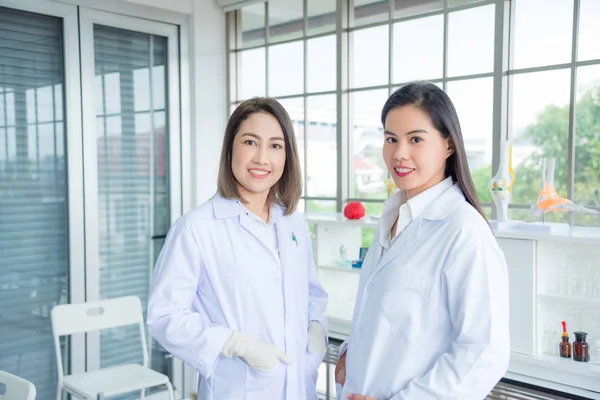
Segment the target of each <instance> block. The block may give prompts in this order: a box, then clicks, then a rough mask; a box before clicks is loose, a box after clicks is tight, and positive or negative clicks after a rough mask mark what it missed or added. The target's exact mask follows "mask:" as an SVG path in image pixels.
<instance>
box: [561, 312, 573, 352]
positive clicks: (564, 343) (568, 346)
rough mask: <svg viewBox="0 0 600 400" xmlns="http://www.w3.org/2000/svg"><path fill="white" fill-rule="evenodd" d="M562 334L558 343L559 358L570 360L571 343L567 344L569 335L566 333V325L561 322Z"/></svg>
mask: <svg viewBox="0 0 600 400" xmlns="http://www.w3.org/2000/svg"><path fill="white" fill-rule="evenodd" d="M562 326H563V332H562V335H561V339H562V341H561V342H560V356H561V357H563V358H571V343H569V334H568V333H567V323H566V322H565V321H563V322H562Z"/></svg>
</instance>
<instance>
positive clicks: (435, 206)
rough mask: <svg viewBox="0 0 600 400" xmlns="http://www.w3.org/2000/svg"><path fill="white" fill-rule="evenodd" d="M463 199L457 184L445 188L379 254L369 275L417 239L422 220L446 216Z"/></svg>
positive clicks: (433, 219)
mask: <svg viewBox="0 0 600 400" xmlns="http://www.w3.org/2000/svg"><path fill="white" fill-rule="evenodd" d="M464 201H465V197H464V195H463V193H462V191H461V190H460V187H459V186H458V184H454V185H453V186H452V187H450V188H448V189H446V190H445V191H444V192H443V193H442V194H440V195H439V196H438V197H437V198H436V199H434V200H433V201H432V202H431V203H430V204H429V205H428V206H427V207H426V208H425V209H424V210H423V212H422V213H421V215H419V216H418V217H417V218H416V219H415V221H413V223H411V224H409V225H408V226H407V228H406V230H405V231H404V232H403V233H402V235H400V236H399V237H398V239H397V241H395V242H394V243H393V244H392V245H391V246H390V248H389V250H388V251H386V252H385V253H384V254H383V255H382V256H381V259H380V261H379V263H378V265H377V267H376V269H375V272H374V273H373V275H371V277H373V276H374V275H375V274H376V273H377V272H379V271H380V270H381V269H382V268H383V267H385V266H386V265H387V264H389V262H390V261H391V260H393V259H394V258H395V257H397V256H398V255H399V254H401V253H402V252H403V251H404V250H405V249H407V248H408V247H410V245H412V244H413V243H414V242H416V241H417V239H419V236H420V235H421V229H422V227H423V225H424V221H426V220H427V221H439V220H443V219H445V218H446V217H448V215H449V214H450V213H451V212H452V210H454V209H455V208H456V207H458V206H459V205H460V204H462V203H463V202H464ZM381 233H382V232H381V231H380V234H381Z"/></svg>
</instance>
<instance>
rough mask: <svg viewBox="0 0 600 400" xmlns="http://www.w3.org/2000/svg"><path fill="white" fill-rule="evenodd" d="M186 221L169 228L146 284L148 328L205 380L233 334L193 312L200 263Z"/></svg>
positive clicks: (199, 257)
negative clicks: (148, 288)
mask: <svg viewBox="0 0 600 400" xmlns="http://www.w3.org/2000/svg"><path fill="white" fill-rule="evenodd" d="M188 224H189V221H188V220H187V218H186V217H182V218H180V219H179V220H178V221H177V222H176V223H175V224H174V225H173V227H172V228H171V229H170V230H169V234H168V235H167V239H166V241H165V244H164V246H163V249H162V251H161V253H160V256H159V257H158V260H157V262H156V267H155V269H154V273H153V276H152V281H151V285H150V297H149V300H148V316H147V325H148V331H149V332H150V334H151V335H152V336H153V337H154V338H155V339H156V340H157V341H158V342H159V343H160V344H161V345H162V346H163V347H164V348H165V349H167V350H168V351H169V352H170V353H172V354H173V355H175V356H176V357H178V358H180V359H182V360H183V361H185V362H186V363H188V364H189V365H191V366H192V367H194V369H196V370H197V371H198V372H199V373H200V374H201V375H202V376H204V377H209V376H210V375H211V374H212V373H213V371H214V369H215V367H216V365H217V360H218V357H219V354H220V353H221V350H222V348H223V345H224V344H225V342H227V340H228V339H229V338H230V337H231V335H232V333H233V332H232V331H231V330H230V329H229V328H227V327H224V326H218V325H215V324H212V323H210V321H209V320H208V318H207V317H206V316H205V315H202V314H200V313H198V312H195V311H194V310H193V309H192V302H193V301H194V298H195V296H196V290H197V288H198V284H199V283H200V276H201V274H200V272H201V268H202V265H203V264H202V259H201V256H200V250H199V247H198V244H197V243H196V240H195V238H194V235H193V234H192V231H191V227H189V226H188Z"/></svg>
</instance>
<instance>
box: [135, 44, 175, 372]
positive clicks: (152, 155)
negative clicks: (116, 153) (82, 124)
mask: <svg viewBox="0 0 600 400" xmlns="http://www.w3.org/2000/svg"><path fill="white" fill-rule="evenodd" d="M149 47H150V48H149V53H150V57H149V58H150V60H149V68H148V78H149V81H150V90H149V93H148V97H150V157H149V160H148V164H149V165H148V167H149V168H150V171H148V172H149V174H148V175H149V177H148V181H149V184H150V188H149V194H150V201H149V207H148V225H149V232H148V238H149V239H150V240H149V242H150V251H148V276H151V275H152V270H153V267H154V261H155V260H154V251H155V247H154V246H155V245H154V240H152V239H151V238H152V236H153V235H154V231H155V229H154V228H155V227H154V222H155V221H154V212H155V207H156V204H155V203H154V202H155V201H156V197H155V193H154V188H155V186H156V182H155V181H156V177H155V173H156V169H155V168H154V165H155V161H156V160H155V158H156V127H155V126H154V124H155V119H154V116H155V115H154V85H153V82H154V35H150V46H149ZM167 57H168V55H167ZM166 70H167V68H166V66H165V71H166ZM167 93H168V91H167ZM165 103H166V102H165ZM165 106H166V104H165ZM167 117H168V113H166V112H165V120H166V119H167ZM167 132H168V130H167ZM168 133H170V134H175V132H168ZM166 139H167V140H168V138H166ZM136 213H138V215H139V211H137V210H136ZM142 333H143V331H142ZM151 345H152V337H151V336H150V335H148V338H147V344H146V347H145V349H146V350H145V352H144V358H145V361H146V365H147V363H148V355H147V354H146V351H147V349H148V348H150V346H151Z"/></svg>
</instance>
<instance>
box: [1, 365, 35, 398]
mask: <svg viewBox="0 0 600 400" xmlns="http://www.w3.org/2000/svg"><path fill="white" fill-rule="evenodd" d="M2 386H4V390H2V388H1V387H2ZM2 392H4V395H2ZM35 395H36V391H35V386H34V384H33V383H31V382H29V381H28V380H26V379H23V378H20V377H18V376H16V375H13V374H9V373H8V372H4V371H0V400H35Z"/></svg>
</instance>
